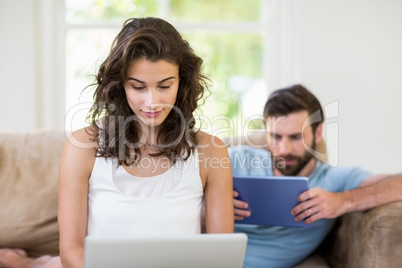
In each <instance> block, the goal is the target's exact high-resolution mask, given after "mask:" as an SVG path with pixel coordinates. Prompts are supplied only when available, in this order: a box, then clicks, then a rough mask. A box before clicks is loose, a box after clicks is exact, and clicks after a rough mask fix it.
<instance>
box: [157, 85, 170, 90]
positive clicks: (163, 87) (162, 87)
mask: <svg viewBox="0 0 402 268" xmlns="http://www.w3.org/2000/svg"><path fill="white" fill-rule="evenodd" d="M159 88H161V89H168V88H170V86H159Z"/></svg>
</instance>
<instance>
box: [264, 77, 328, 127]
mask: <svg viewBox="0 0 402 268" xmlns="http://www.w3.org/2000/svg"><path fill="white" fill-rule="evenodd" d="M301 111H307V112H308V114H309V116H311V115H313V114H314V113H317V116H319V117H318V118H317V119H316V117H315V118H314V120H313V121H314V122H313V123H312V124H311V127H312V128H313V132H315V130H316V129H317V126H318V125H319V124H321V123H323V122H324V114H323V111H322V107H321V104H320V102H319V101H318V99H317V98H316V97H315V96H314V95H313V94H312V93H311V92H310V91H309V90H308V89H307V88H305V87H303V86H302V85H293V86H290V87H286V88H281V89H278V90H276V91H274V92H272V94H271V95H270V96H269V98H268V100H267V102H266V103H265V106H264V118H265V119H267V118H268V117H271V116H286V115H289V114H291V113H295V112H301Z"/></svg>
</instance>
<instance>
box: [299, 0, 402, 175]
mask: <svg viewBox="0 0 402 268" xmlns="http://www.w3.org/2000/svg"><path fill="white" fill-rule="evenodd" d="M401 11H402V1H400V0H330V1H328V0H326V1H319V0H302V1H301V2H300V25H299V31H300V82H302V83H303V84H304V85H305V86H307V87H308V88H310V89H311V90H312V91H313V92H314V93H315V94H316V95H317V96H318V98H319V99H320V101H321V103H322V104H323V105H327V104H329V103H331V102H333V101H335V100H338V101H339V118H337V119H335V120H334V119H331V122H337V123H339V163H340V165H359V166H362V167H365V168H368V169H369V170H372V171H374V172H386V173H389V172H392V173H393V172H402V158H401V156H400V153H401V152H402V105H401V101H402V16H401ZM329 153H330V157H331V151H330V152H329Z"/></svg>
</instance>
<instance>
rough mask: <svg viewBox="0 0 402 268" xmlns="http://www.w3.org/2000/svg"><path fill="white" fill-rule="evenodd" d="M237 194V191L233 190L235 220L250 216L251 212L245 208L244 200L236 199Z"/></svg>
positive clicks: (246, 206)
mask: <svg viewBox="0 0 402 268" xmlns="http://www.w3.org/2000/svg"><path fill="white" fill-rule="evenodd" d="M238 196H239V193H238V192H236V191H234V190H233V206H234V218H235V220H242V219H244V217H250V215H251V212H250V211H249V210H247V208H248V204H247V203H246V202H243V201H240V200H237V199H236V197H238Z"/></svg>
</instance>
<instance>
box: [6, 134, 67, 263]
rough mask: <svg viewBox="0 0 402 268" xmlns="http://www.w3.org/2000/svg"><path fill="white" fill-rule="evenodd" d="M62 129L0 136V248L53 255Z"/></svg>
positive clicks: (56, 227)
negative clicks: (21, 249)
mask: <svg viewBox="0 0 402 268" xmlns="http://www.w3.org/2000/svg"><path fill="white" fill-rule="evenodd" d="M65 139H66V136H65V134H64V132H62V131H59V132H58V131H46V130H38V131H30V132H7V133H4V132H3V133H0V185H1V187H0V204H1V207H0V247H15V248H24V249H25V250H26V251H27V252H28V254H29V255H30V256H32V257H36V256H40V255H43V254H50V255H57V254H58V239H59V232H58V225H57V192H58V189H57V188H58V170H59V162H60V155H61V151H62V147H63V144H64V141H65Z"/></svg>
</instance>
